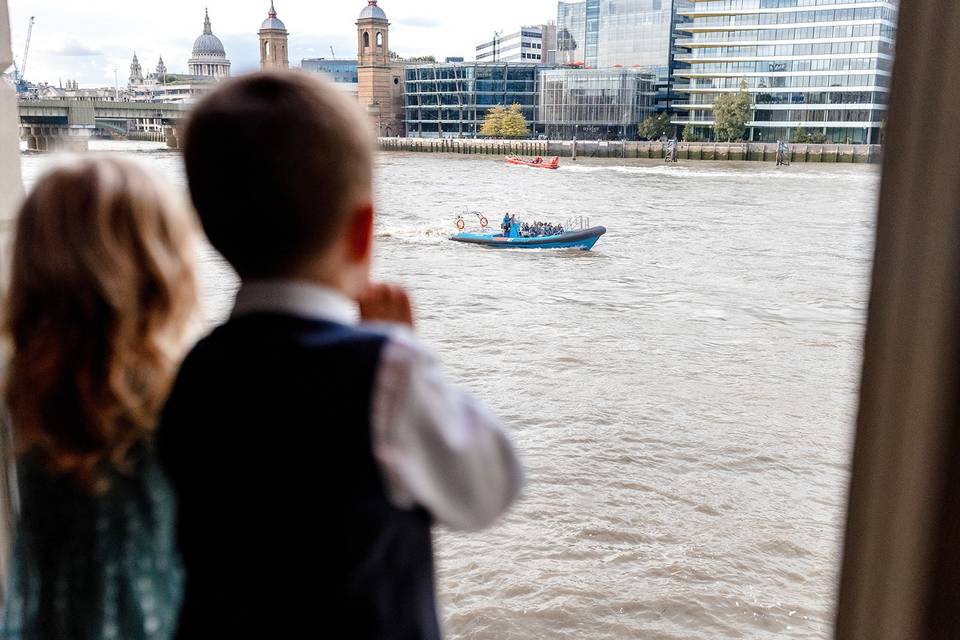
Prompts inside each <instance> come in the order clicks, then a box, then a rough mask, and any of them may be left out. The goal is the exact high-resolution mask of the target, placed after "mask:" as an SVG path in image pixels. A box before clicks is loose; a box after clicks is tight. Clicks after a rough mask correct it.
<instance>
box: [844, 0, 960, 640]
mask: <svg viewBox="0 0 960 640" xmlns="http://www.w3.org/2000/svg"><path fill="white" fill-rule="evenodd" d="M958 33H960V2H957V0H909V1H908V2H902V3H901V4H900V25H899V31H898V39H897V59H896V62H895V70H894V80H893V83H894V86H893V92H892V95H891V104H890V113H889V124H888V131H887V134H888V135H887V146H886V150H885V159H884V167H883V185H882V189H881V198H880V211H879V218H878V224H877V247H876V258H875V264H874V272H873V289H872V294H871V300H870V318H869V322H868V328H867V337H866V343H865V358H864V367H863V379H862V390H861V405H860V414H859V418H858V424H857V440H856V446H855V451H854V464H853V476H852V483H851V491H850V510H849V515H848V524H847V536H846V545H845V553H844V563H843V577H842V580H841V587H840V603H839V610H838V617H837V631H836V635H837V638H840V639H842V640H848V639H857V640H859V639H863V640H912V639H917V640H940V639H943V640H946V639H947V638H951V639H956V638H960V429H958V425H960V401H958V396H960V393H958V392H960V115H958V112H957V105H958V104H960V47H958V46H957V44H956V36H957V34H958Z"/></svg>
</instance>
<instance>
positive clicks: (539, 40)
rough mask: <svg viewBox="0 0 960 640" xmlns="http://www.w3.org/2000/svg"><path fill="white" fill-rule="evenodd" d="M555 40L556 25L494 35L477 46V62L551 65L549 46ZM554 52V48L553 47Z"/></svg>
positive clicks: (537, 26)
mask: <svg viewBox="0 0 960 640" xmlns="http://www.w3.org/2000/svg"><path fill="white" fill-rule="evenodd" d="M555 40H556V25H552V24H546V25H533V26H526V27H520V30H519V31H516V32H514V33H509V34H507V35H500V34H499V33H498V34H494V37H493V39H491V40H488V41H486V42H483V43H481V44H479V45H477V53H476V58H477V62H540V63H548V64H549V63H552V61H551V60H550V59H549V58H551V57H554V56H550V55H548V52H549V51H550V49H549V44H550V42H551V41H555ZM553 49H554V50H555V49H556V46H555V45H554V48H553Z"/></svg>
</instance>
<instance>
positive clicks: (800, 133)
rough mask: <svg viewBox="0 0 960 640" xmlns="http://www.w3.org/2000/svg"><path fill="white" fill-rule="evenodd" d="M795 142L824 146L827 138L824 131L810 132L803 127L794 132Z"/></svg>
mask: <svg viewBox="0 0 960 640" xmlns="http://www.w3.org/2000/svg"><path fill="white" fill-rule="evenodd" d="M793 141H794V142H797V143H800V144H803V143H807V144H823V143H825V142H826V141H827V136H826V135H824V133H823V131H808V130H807V129H804V128H802V127H797V128H796V129H794V130H793Z"/></svg>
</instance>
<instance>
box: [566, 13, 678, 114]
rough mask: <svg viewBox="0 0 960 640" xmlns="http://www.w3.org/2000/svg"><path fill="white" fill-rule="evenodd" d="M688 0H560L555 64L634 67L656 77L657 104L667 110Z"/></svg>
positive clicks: (673, 94) (592, 67) (605, 67)
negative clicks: (678, 40) (679, 37)
mask: <svg viewBox="0 0 960 640" xmlns="http://www.w3.org/2000/svg"><path fill="white" fill-rule="evenodd" d="M692 5H693V2H692V0H560V2H559V3H558V7H557V62H558V63H559V64H562V65H567V66H576V67H582V68H586V69H609V68H620V67H624V68H632V69H641V70H643V71H646V72H651V73H654V74H655V75H656V82H655V87H656V90H657V108H658V110H661V111H666V110H670V109H671V102H672V100H673V99H675V98H677V96H676V94H675V93H674V92H673V91H672V85H673V82H674V73H675V71H676V68H677V61H676V60H675V57H674V52H675V49H676V46H675V40H676V34H677V27H678V26H679V25H681V24H682V23H684V22H686V21H687V20H688V18H686V17H685V15H684V12H685V11H687V10H688V9H689V8H690V7H691V6H692Z"/></svg>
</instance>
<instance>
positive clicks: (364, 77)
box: [357, 0, 404, 136]
mask: <svg viewBox="0 0 960 640" xmlns="http://www.w3.org/2000/svg"><path fill="white" fill-rule="evenodd" d="M403 89H404V81H403V64H402V63H400V62H397V61H394V60H393V59H392V58H391V56H390V21H389V20H388V19H387V14H386V13H385V12H384V11H383V9H381V8H380V7H379V6H377V0H367V6H366V7H364V8H363V10H362V11H361V12H360V16H359V17H358V18H357V93H358V99H359V100H360V106H362V107H363V108H364V109H365V110H366V111H367V114H368V115H369V116H370V118H371V120H372V121H373V123H374V127H375V128H376V130H377V134H378V135H380V136H402V135H403V133H404V131H403V119H404V104H403Z"/></svg>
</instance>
